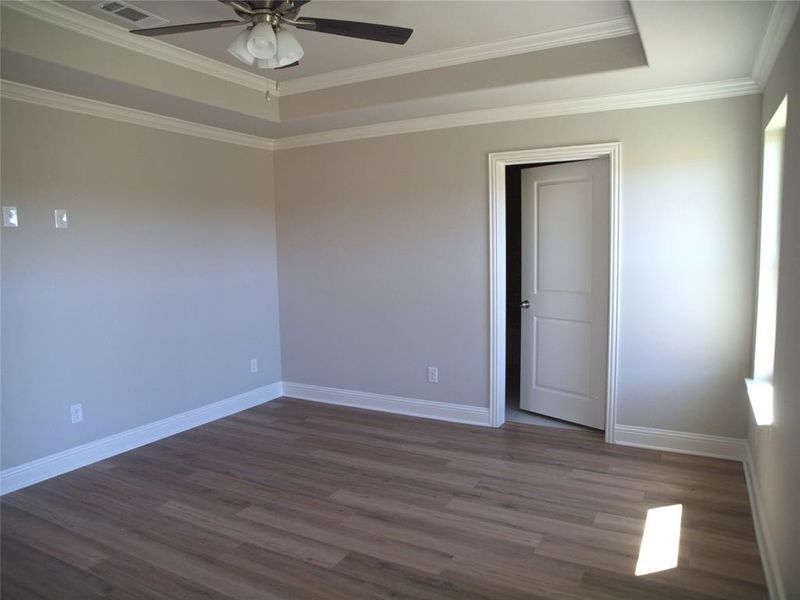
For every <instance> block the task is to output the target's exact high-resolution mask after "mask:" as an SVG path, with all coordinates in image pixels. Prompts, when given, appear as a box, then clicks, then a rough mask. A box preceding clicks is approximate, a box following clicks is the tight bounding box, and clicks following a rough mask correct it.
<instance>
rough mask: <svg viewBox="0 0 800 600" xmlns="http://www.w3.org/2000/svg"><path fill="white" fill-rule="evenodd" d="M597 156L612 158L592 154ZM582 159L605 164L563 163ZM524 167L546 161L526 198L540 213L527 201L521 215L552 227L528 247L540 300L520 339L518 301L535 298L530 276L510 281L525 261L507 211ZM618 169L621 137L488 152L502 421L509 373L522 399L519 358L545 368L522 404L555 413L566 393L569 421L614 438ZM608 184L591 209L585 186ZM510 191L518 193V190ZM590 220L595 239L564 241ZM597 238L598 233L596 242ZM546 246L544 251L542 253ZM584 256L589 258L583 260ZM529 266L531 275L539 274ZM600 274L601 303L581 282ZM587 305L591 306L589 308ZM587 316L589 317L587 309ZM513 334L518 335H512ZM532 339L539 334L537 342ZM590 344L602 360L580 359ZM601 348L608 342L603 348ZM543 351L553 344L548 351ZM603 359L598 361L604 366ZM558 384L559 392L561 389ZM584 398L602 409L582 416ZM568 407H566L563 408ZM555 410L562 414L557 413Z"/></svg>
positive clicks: (499, 421)
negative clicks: (583, 171) (576, 168)
mask: <svg viewBox="0 0 800 600" xmlns="http://www.w3.org/2000/svg"><path fill="white" fill-rule="evenodd" d="M597 158H601V159H604V160H603V161H592V159H597ZM579 161H580V162H584V163H585V164H589V163H593V164H594V165H595V166H594V167H592V168H595V169H597V165H600V164H602V165H603V166H602V171H598V170H595V171H594V172H593V173H594V175H592V176H591V177H587V176H583V175H580V173H579V174H578V175H576V176H569V175H566V176H565V174H564V172H563V169H565V168H569V167H571V165H570V164H563V163H577V162H579ZM508 167H519V168H518V169H516V170H509V172H508V173H507V168H508ZM526 169H528V170H530V171H533V170H534V169H539V170H540V174H542V177H540V179H541V181H539V182H537V181H533V182H530V181H529V182H528V187H527V188H523V189H529V190H530V189H533V190H536V191H535V192H534V193H533V195H534V196H536V198H534V201H533V202H530V201H528V202H527V206H529V207H530V206H534V209H533V213H532V212H531V209H530V208H529V209H528V215H527V216H525V215H523V219H527V220H528V221H530V220H531V219H532V218H534V219H538V221H537V222H541V223H545V224H546V226H543V227H542V228H541V229H540V230H537V231H538V232H539V236H538V238H537V239H536V241H535V243H534V247H533V249H532V248H531V247H529V248H528V249H527V250H523V253H525V254H526V255H529V256H533V260H534V262H536V263H538V264H537V265H536V268H535V269H534V270H533V271H530V269H526V270H525V273H528V274H529V281H528V283H527V286H528V289H527V291H526V293H528V294H530V293H531V290H534V293H535V294H536V296H537V300H536V302H534V303H530V309H532V310H531V312H530V317H528V321H529V323H530V322H534V323H535V324H534V326H533V327H528V328H527V329H526V328H525V327H524V326H523V322H524V320H525V317H522V316H520V319H519V338H520V341H519V346H517V344H518V343H517V341H516V332H512V333H511V334H510V335H509V329H514V327H513V325H514V324H515V323H517V322H518V319H517V314H519V312H520V302H523V303H524V302H525V300H527V298H521V296H522V294H523V291H524V290H525V286H526V283H525V281H524V280H522V278H520V282H521V284H520V285H515V282H513V281H512V282H511V286H510V287H507V285H506V284H507V277H508V275H509V270H513V269H515V268H519V269H522V264H521V259H519V260H517V258H516V256H511V252H509V248H508V246H511V247H514V245H515V244H517V245H518V246H519V247H521V246H522V245H523V242H524V238H523V237H522V232H521V231H520V232H519V233H517V229H516V227H513V230H511V231H509V229H508V228H507V221H510V217H511V215H510V214H507V209H510V211H511V212H513V211H514V210H515V207H509V206H508V203H507V175H508V178H509V179H512V180H513V179H515V178H516V177H517V174H519V179H520V180H522V179H524V178H525V172H526ZM548 169H549V170H550V171H548ZM619 169H620V144H619V142H611V143H603V144H588V145H583V146H569V147H561V148H541V149H531V150H519V151H513V152H499V153H493V154H490V155H489V178H490V188H489V192H490V250H491V261H490V303H491V319H490V366H489V372H490V413H491V424H492V426H494V427H500V426H502V425H503V423H504V422H505V421H506V383H507V376H508V379H509V381H510V384H509V391H510V392H511V394H509V398H510V399H511V398H513V397H514V394H513V392H514V391H515V390H514V389H513V385H514V382H515V381H517V380H519V379H518V378H520V377H522V378H524V377H525V371H524V370H523V369H522V368H521V367H520V366H517V365H522V364H527V365H530V364H533V365H535V367H536V368H537V369H539V372H540V373H541V376H539V377H538V378H537V379H535V385H533V386H531V385H525V386H523V390H530V389H531V388H537V389H536V394H537V395H536V396H535V397H533V398H531V397H530V395H529V397H528V398H527V400H526V398H525V393H524V392H523V394H521V395H520V397H521V401H522V402H523V404H525V403H526V402H527V404H526V405H525V406H523V407H524V408H525V407H527V408H531V405H533V407H534V408H538V407H540V406H541V407H542V410H541V412H543V413H545V414H550V415H551V416H552V415H553V411H552V410H551V408H552V405H553V401H554V399H555V398H556V396H558V394H559V393H560V394H561V396H560V397H559V403H561V404H563V405H564V406H566V409H565V415H566V417H567V418H568V420H571V421H578V422H585V423H588V424H590V425H591V426H592V427H595V428H597V429H604V430H605V439H606V441H607V442H612V443H613V441H614V428H615V423H616V396H617V347H618V343H617V339H618V309H619V306H618V304H619V301H618V298H619V248H620V232H619V211H620V186H619ZM554 170H555V171H554ZM560 170H561V171H560ZM529 179H530V178H529ZM534 179H535V178H534ZM583 180H585V181H584V183H581V181H583ZM601 180H602V181H603V182H604V183H602V185H600V186H599V187H598V186H597V185H595V184H593V183H591V181H601ZM586 181H588V182H589V183H586ZM551 183H557V184H558V185H553V186H551V187H550V188H548V189H547V190H545V186H546V185H550V184H551ZM537 186H540V187H537ZM559 186H560V187H559ZM581 186H583V187H581ZM603 186H604V189H605V190H606V191H607V199H606V201H605V204H603V205H592V209H591V210H590V209H588V207H587V204H586V202H585V201H583V200H581V198H582V197H583V196H585V195H586V194H585V192H586V190H587V189H588V190H596V189H602V188H603ZM581 190H583V191H581ZM511 194H512V200H513V194H514V192H511ZM537 194H539V196H537ZM521 195H522V194H520V196H521ZM548 195H549V196H548ZM582 195H583V196H582ZM558 198H562V199H564V201H563V202H561V201H558ZM592 210H594V211H595V214H594V215H592ZM531 214H534V217H531ZM598 215H601V218H600V219H599V220H598V219H596V218H594V217H597V216H598ZM576 224H577V225H576ZM591 224H594V225H591ZM588 226H592V227H595V228H594V229H592V232H591V235H589V236H583V237H584V239H587V240H591V241H589V242H586V243H584V244H583V245H581V244H565V243H564V241H565V240H573V239H579V238H580V237H581V236H578V235H577V233H579V232H581V231H582V229H581V227H583V228H586V227H588ZM597 227H599V229H598V228H597ZM509 235H510V236H511V239H510V240H509V239H508V237H507V236H509ZM598 240H600V241H599V242H598ZM598 244H600V245H598ZM529 246H530V244H529ZM539 246H541V247H542V248H544V249H545V250H546V252H539V253H538V254H537V252H538V250H537V248H538V247H539ZM507 255H508V256H509V259H510V262H511V264H510V265H509V264H507ZM596 255H602V256H604V258H603V261H602V264H601V263H599V262H598V261H597V260H595V259H594V258H593V257H594V256H596ZM581 256H583V257H584V258H583V259H580V257H581ZM576 257H577V258H576ZM587 257H589V258H587ZM517 265H518V266H517ZM587 269H588V270H587ZM531 272H532V273H533V278H532V279H531V277H530V273H531ZM587 273H588V275H587ZM594 279H597V280H600V279H602V280H603V281H604V282H605V283H606V284H607V287H605V288H603V289H602V294H603V295H604V298H603V301H602V302H599V303H598V302H597V301H596V300H597V298H599V296H598V295H597V294H596V293H595V290H596V287H595V286H593V285H591V284H587V285H589V288H586V286H585V285H584V287H583V288H582V287H581V285H583V284H582V283H581V282H582V281H583V282H586V281H594ZM531 281H532V282H533V283H531ZM531 285H532V286H533V287H531ZM587 289H590V290H592V291H591V293H590V294H589V293H584V294H583V295H584V296H587V295H592V294H593V298H594V300H595V301H594V302H593V303H591V307H594V308H591V307H590V305H589V304H588V303H586V302H584V303H582V302H581V301H579V299H578V296H579V295H580V294H578V293H577V292H587ZM507 292H508V293H507ZM573 292H575V293H574V294H573V295H572V296H571V295H570V294H572V293H573ZM517 293H518V294H519V297H520V299H519V300H518V299H517V297H516V294H517ZM512 294H514V297H513V298H511V297H510V296H511V295H512ZM598 306H599V307H600V308H599V309H598ZM554 307H555V308H554ZM565 307H566V308H569V307H571V308H569V310H572V311H573V312H572V313H569V312H568V313H564V314H561V313H559V311H562V309H563V308H565ZM598 310H599V311H601V312H603V314H602V322H603V323H604V324H605V325H604V328H603V329H600V330H598V329H597V328H595V327H594V323H596V322H599V320H598V315H599V314H600V313H599V312H598ZM581 311H583V312H581ZM587 311H589V312H588V313H587ZM592 311H594V312H592ZM562 312H563V311H562ZM587 314H588V315H589V316H585V315H587ZM509 315H511V317H510V319H511V320H510V324H511V327H510V328H509V329H507V327H506V323H507V317H508V316H509ZM581 315H584V316H581ZM531 317H533V319H531ZM582 322H591V325H592V329H593V332H592V334H591V335H589V334H588V333H587V328H586V327H584V326H583V324H582ZM537 328H538V329H537ZM525 331H528V342H527V348H528V353H529V356H528V359H527V360H525V359H523V358H522V352H523V351H524V350H523V349H524V348H525V342H524V341H523V338H524V337H525V335H526V334H525ZM598 331H599V332H600V333H598ZM530 332H533V334H531V333H530ZM531 335H533V337H531ZM512 336H513V337H514V339H508V338H510V337H512ZM531 340H534V341H533V342H531ZM587 340H591V341H587ZM587 344H588V346H591V348H592V349H593V354H592V356H595V357H596V356H601V355H602V356H601V357H602V361H601V362H597V361H594V362H592V364H591V365H589V364H588V363H587V362H586V361H583V362H582V359H580V357H584V358H586V357H588V356H589V353H587V352H583V351H580V352H579V351H578V350H580V349H582V348H583V349H585V348H587V347H588V346H587ZM598 344H599V345H598ZM516 347H520V349H521V351H520V360H519V361H517V360H515V359H516V353H514V354H512V352H514V350H513V349H514V348H516ZM531 348H535V349H538V354H536V350H535V351H534V354H535V355H536V356H537V357H538V358H537V359H536V360H531V358H530V357H531V356H532V355H531ZM598 348H601V353H600V354H598V353H597V352H596V351H597V350H598ZM603 348H604V350H602V349H603ZM542 349H549V350H552V351H548V352H544V351H542ZM507 355H509V356H511V357H512V362H511V364H510V365H507V360H506V359H507ZM565 357H566V358H568V359H571V358H573V357H578V360H564V358H565ZM587 360H588V359H587ZM592 360H594V359H592ZM564 365H567V366H566V367H565V366H564ZM598 365H600V369H599V370H598ZM517 373H519V375H517ZM529 383H530V382H529ZM582 384H586V385H582ZM521 391H522V390H521ZM552 392H555V393H556V394H555V395H554V394H553V393H552ZM562 392H568V393H562ZM581 396H583V397H585V398H586V399H591V398H600V404H599V407H598V410H597V411H595V414H594V415H592V416H590V417H587V418H583V417H581V416H580V415H578V414H577V413H576V412H575V410H576V408H575V407H576V406H578V403H576V402H575V400H576V399H578V397H581ZM564 398H566V400H564ZM570 403H571V404H570ZM597 406H598V405H596V407H597ZM513 408H514V406H513V405H511V406H509V413H511V409H513ZM562 408H563V407H560V408H559V410H561V409H562ZM570 411H572V412H570ZM598 411H599V412H598ZM555 416H556V417H562V415H560V414H558V413H556V414H555Z"/></svg>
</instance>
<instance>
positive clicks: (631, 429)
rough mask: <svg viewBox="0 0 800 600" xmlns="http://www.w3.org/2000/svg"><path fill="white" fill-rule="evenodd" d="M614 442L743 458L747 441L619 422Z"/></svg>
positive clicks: (725, 457) (671, 450)
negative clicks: (620, 423)
mask: <svg viewBox="0 0 800 600" xmlns="http://www.w3.org/2000/svg"><path fill="white" fill-rule="evenodd" d="M614 443H616V444H620V445H622V446H636V447H638V448H650V449H651V450H666V451H669V452H679V453H681V454H695V455H697V456H711V457H713V458H724V459H727V460H739V461H741V460H744V458H745V453H746V448H747V446H746V444H747V441H746V440H743V439H739V438H731V437H722V436H718V435H704V434H701V433H689V432H686V431H670V430H669V429H654V428H652V427H636V426H634V425H619V424H617V426H616V427H615V429H614Z"/></svg>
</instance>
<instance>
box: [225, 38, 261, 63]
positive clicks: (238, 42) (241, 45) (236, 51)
mask: <svg viewBox="0 0 800 600" xmlns="http://www.w3.org/2000/svg"><path fill="white" fill-rule="evenodd" d="M249 36H250V30H248V29H245V30H244V31H242V32H241V33H240V34H239V35H237V36H236V37H235V38H233V41H232V42H231V45H230V46H228V52H230V53H231V54H232V55H233V56H235V57H236V58H238V59H239V60H240V61H242V62H243V63H245V64H247V65H252V64H253V61H254V60H255V58H256V57H255V56H253V55H252V54H250V51H249V50H248V49H247V38H248V37H249Z"/></svg>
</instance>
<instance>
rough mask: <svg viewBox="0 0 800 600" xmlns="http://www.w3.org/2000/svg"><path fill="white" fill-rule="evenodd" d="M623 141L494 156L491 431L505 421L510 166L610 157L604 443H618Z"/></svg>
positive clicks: (491, 157)
mask: <svg viewBox="0 0 800 600" xmlns="http://www.w3.org/2000/svg"><path fill="white" fill-rule="evenodd" d="M620 154H621V145H620V143H619V142H608V143H604V144H585V145H582V146H562V147H558V148H535V149H530V150H517V151H513V152H494V153H492V154H490V155H489V245H490V258H489V297H490V299H489V304H490V313H491V314H490V322H489V411H490V414H491V424H492V427H500V426H501V425H502V424H503V423H505V420H506V382H505V377H506V167H507V166H510V165H521V164H529V163H540V162H553V161H559V160H588V159H592V158H600V157H604V156H606V157H608V163H609V170H610V172H609V182H610V190H609V192H610V198H609V200H610V202H609V210H610V215H609V216H610V219H609V269H608V291H609V303H608V366H607V368H608V371H607V377H606V411H605V412H606V416H605V440H606V442H609V443H614V442H615V441H616V437H615V436H616V422H617V368H618V367H617V364H618V356H617V354H618V342H617V340H618V338H619V286H620V279H619V265H620V248H621V245H620V236H621V229H620V225H619V224H620V211H621V189H620V185H621V182H620V160H621V156H620Z"/></svg>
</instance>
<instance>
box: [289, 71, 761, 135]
mask: <svg viewBox="0 0 800 600" xmlns="http://www.w3.org/2000/svg"><path fill="white" fill-rule="evenodd" d="M760 91H761V90H760V88H759V87H758V86H757V85H756V83H755V82H754V81H753V80H751V79H748V78H741V79H727V80H724V81H712V82H708V83H699V84H691V85H682V86H675V87H670V88H657V89H651V90H640V91H635V92H623V93H621V94H611V95H607V96H594V97H586V98H572V99H563V100H553V101H548V102H538V103H535V104H523V105H517V106H505V107H500V108H487V109H481V110H473V111H466V112H461V113H453V114H447V115H435V116H430V117H418V118H415V119H407V120H402V121H391V122H387V123H376V124H374V125H363V126H360V127H349V128H345V129H334V130H329V131H320V132H317V133H308V134H303V135H297V136H290V137H284V138H280V139H276V140H275V148H276V150H287V149H289V148H300V147H303V146H316V145H319V144H330V143H335V142H344V141H348V140H357V139H366V138H373V137H383V136H388V135H398V134H403V133H413V132H417V131H431V130H434V129H447V128H450V127H464V126H469V125H486V124H489V123H500V122H504V121H521V120H526V119H540V118H544V117H557V116H564V115H576V114H583V113H594V112H603V111H608V110H620V109H629V108H642V107H645V106H661V105H665V104H678V103H682V102H698V101H702V100H716V99H720V98H731V97H734V96H746V95H750V94H758V93H760Z"/></svg>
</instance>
